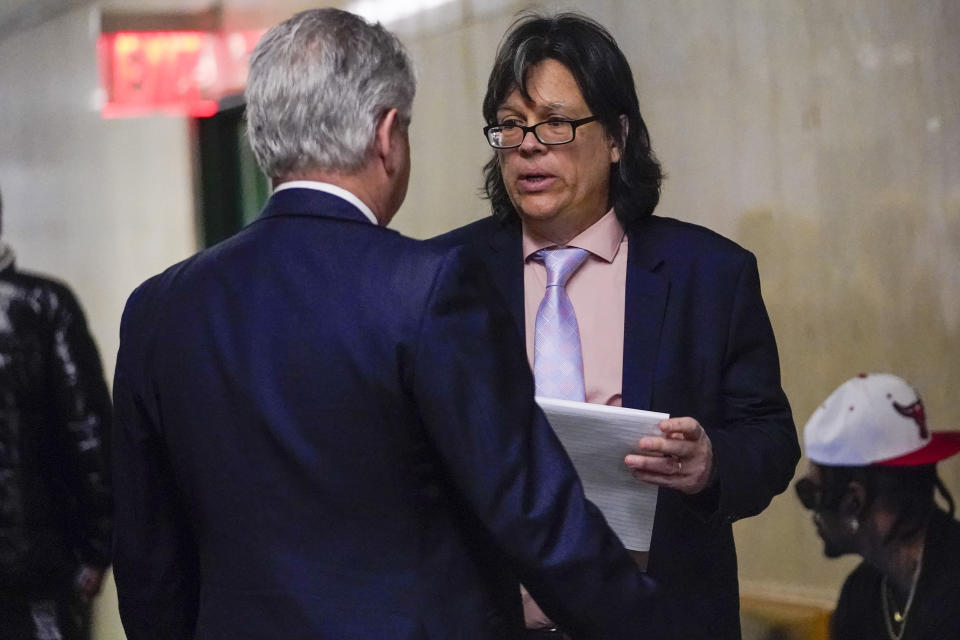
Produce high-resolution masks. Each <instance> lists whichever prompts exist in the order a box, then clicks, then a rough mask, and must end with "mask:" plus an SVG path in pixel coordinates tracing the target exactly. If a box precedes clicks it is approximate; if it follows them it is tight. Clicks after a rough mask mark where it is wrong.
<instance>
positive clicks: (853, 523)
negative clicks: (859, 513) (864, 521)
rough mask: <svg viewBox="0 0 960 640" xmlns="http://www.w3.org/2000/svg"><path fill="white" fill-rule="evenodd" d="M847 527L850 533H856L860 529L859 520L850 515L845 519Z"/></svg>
mask: <svg viewBox="0 0 960 640" xmlns="http://www.w3.org/2000/svg"><path fill="white" fill-rule="evenodd" d="M847 528H848V529H850V533H856V532H857V531H859V530H860V521H859V520H857V519H856V518H853V517H851V518H850V519H849V520H847Z"/></svg>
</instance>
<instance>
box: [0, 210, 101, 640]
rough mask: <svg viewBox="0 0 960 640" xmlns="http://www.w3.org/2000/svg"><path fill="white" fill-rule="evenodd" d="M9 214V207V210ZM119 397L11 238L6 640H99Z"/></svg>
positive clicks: (79, 328)
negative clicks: (94, 623) (97, 606)
mask: <svg viewBox="0 0 960 640" xmlns="http://www.w3.org/2000/svg"><path fill="white" fill-rule="evenodd" d="M0 216H2V202H0ZM110 418H111V407H110V398H109V394H108V392H107V386H106V382H105V380H104V377H103V368H102V366H101V363H100V357H99V355H98V354H97V349H96V346H95V345H94V343H93V340H92V339H91V337H90V334H89V332H88V331H87V326H86V322H85V320H84V317H83V312H82V311H81V310H80V307H79V305H78V304H77V301H76V299H75V298H74V296H73V294H72V293H71V292H70V290H69V289H68V288H67V287H66V286H64V285H63V284H61V283H58V282H55V281H53V280H49V279H47V278H42V277H39V276H36V275H31V274H27V273H24V272H21V271H18V270H17V269H16V268H15V266H14V255H13V251H12V250H11V249H10V247H9V246H8V245H7V244H6V243H4V242H3V241H2V240H0V638H3V639H4V640H21V639H27V638H30V639H34V638H35V639H37V640H51V639H63V640H73V639H75V638H86V637H88V636H89V623H90V601H91V599H92V598H93V597H94V596H95V595H96V594H97V593H98V592H99V591H100V587H101V584H102V581H103V576H104V571H105V570H106V567H107V566H108V565H109V563H110V544H111V534H112V516H111V511H112V504H111V492H110V486H109V474H108V473H107V471H106V470H107V460H106V454H107V446H106V445H107V442H106V441H105V440H104V437H105V435H106V434H108V433H109V429H110Z"/></svg>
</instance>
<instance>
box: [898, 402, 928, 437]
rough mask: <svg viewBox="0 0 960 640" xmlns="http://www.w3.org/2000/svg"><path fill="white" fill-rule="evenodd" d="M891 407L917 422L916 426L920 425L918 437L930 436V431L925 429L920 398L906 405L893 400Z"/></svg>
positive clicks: (925, 422) (925, 417)
mask: <svg viewBox="0 0 960 640" xmlns="http://www.w3.org/2000/svg"><path fill="white" fill-rule="evenodd" d="M893 408H894V409H896V410H897V413H899V414H900V415H902V416H905V417H907V418H910V419H911V420H913V421H914V422H916V423H917V426H918V427H920V437H921V438H922V439H924V440H926V439H928V438H929V437H930V432H929V431H927V416H926V414H925V413H924V411H923V401H922V400H920V398H917V401H916V402H914V403H913V404H908V405H906V406H904V405H902V404H900V403H899V402H897V401H896V400H894V401H893Z"/></svg>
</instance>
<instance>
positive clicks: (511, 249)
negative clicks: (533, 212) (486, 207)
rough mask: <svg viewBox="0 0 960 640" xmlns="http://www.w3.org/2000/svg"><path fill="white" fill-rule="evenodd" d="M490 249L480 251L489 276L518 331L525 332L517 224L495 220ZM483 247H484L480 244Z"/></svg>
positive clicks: (521, 256)
mask: <svg viewBox="0 0 960 640" xmlns="http://www.w3.org/2000/svg"><path fill="white" fill-rule="evenodd" d="M488 240H489V244H490V247H489V250H485V251H481V253H482V256H481V257H482V259H483V261H484V263H485V264H486V266H487V268H488V269H489V270H490V277H491V278H493V281H494V282H495V283H496V287H497V290H498V291H499V292H500V293H501V294H502V295H503V299H504V301H505V302H506V304H507V306H508V307H509V308H510V315H511V316H512V317H513V320H514V322H515V323H516V325H517V329H519V331H520V335H521V336H525V335H526V324H525V321H524V309H523V259H522V258H523V248H522V246H523V245H522V242H521V235H520V225H515V224H498V225H496V227H495V228H494V230H493V232H492V233H491V234H490V236H489V238H488ZM481 248H483V247H481Z"/></svg>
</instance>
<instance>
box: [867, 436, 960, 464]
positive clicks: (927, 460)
mask: <svg viewBox="0 0 960 640" xmlns="http://www.w3.org/2000/svg"><path fill="white" fill-rule="evenodd" d="M958 451H960V431H934V432H933V433H931V434H930V442H928V443H927V444H926V446H924V447H923V448H921V449H917V450H916V451H911V452H910V453H908V454H907V455H905V456H898V457H896V458H891V459H889V460H883V461H881V462H877V463H875V464H880V465H884V466H889V467H917V466H920V465H924V464H934V463H936V462H940V461H941V460H943V459H944V458H949V457H950V456H952V455H953V454H955V453H957V452H958Z"/></svg>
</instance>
